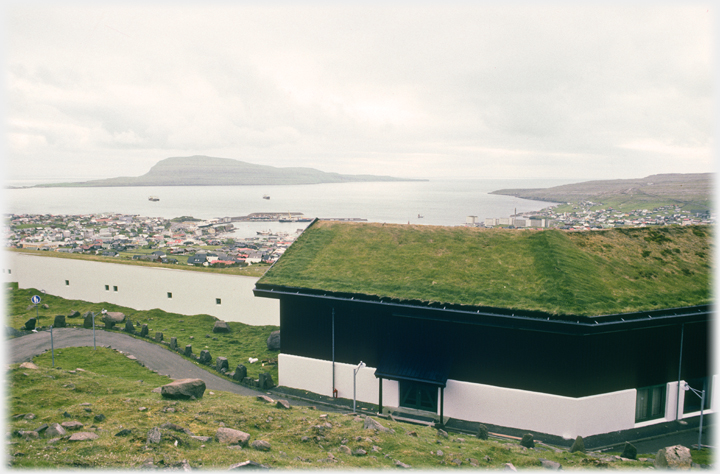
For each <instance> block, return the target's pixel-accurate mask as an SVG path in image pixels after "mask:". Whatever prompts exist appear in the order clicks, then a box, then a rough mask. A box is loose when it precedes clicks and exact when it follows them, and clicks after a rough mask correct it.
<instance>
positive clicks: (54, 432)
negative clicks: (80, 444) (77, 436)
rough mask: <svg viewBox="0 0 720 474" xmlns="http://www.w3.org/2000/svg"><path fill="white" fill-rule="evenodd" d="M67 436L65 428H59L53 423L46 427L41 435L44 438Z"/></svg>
mask: <svg viewBox="0 0 720 474" xmlns="http://www.w3.org/2000/svg"><path fill="white" fill-rule="evenodd" d="M66 434H67V431H65V428H63V427H62V426H60V424H59V423H53V424H52V425H50V426H48V429H46V430H45V433H43V436H45V437H46V438H57V437H60V438H62V437H63V436H65V435H66Z"/></svg>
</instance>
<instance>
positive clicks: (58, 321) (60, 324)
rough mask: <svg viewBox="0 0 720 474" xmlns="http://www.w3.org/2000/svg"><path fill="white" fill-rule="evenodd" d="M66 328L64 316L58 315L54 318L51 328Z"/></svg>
mask: <svg viewBox="0 0 720 474" xmlns="http://www.w3.org/2000/svg"><path fill="white" fill-rule="evenodd" d="M65 326H67V324H65V315H64V314H58V315H56V316H55V320H54V321H53V327H54V328H64V327H65Z"/></svg>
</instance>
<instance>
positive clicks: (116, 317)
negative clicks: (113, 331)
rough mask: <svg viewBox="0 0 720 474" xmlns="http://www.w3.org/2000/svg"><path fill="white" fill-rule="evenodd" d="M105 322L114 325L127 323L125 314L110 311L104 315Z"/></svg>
mask: <svg viewBox="0 0 720 474" xmlns="http://www.w3.org/2000/svg"><path fill="white" fill-rule="evenodd" d="M103 321H104V322H108V321H110V322H112V323H113V324H120V323H123V322H125V313H121V312H119V311H112V312H110V311H108V312H107V313H105V314H104V315H103Z"/></svg>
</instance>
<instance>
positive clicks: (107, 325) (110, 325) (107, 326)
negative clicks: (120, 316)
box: [103, 320, 115, 329]
mask: <svg viewBox="0 0 720 474" xmlns="http://www.w3.org/2000/svg"><path fill="white" fill-rule="evenodd" d="M103 322H104V323H105V329H113V328H114V327H115V323H114V322H112V321H109V320H108V321H103Z"/></svg>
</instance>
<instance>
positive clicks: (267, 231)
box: [257, 230, 272, 235]
mask: <svg viewBox="0 0 720 474" xmlns="http://www.w3.org/2000/svg"><path fill="white" fill-rule="evenodd" d="M257 235H272V231H271V230H258V231H257Z"/></svg>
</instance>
